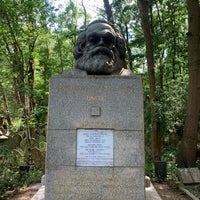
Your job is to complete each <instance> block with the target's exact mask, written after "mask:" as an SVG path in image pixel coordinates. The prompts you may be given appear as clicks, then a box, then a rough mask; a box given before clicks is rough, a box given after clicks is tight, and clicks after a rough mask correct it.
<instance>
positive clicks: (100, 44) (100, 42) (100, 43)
mask: <svg viewBox="0 0 200 200" xmlns="http://www.w3.org/2000/svg"><path fill="white" fill-rule="evenodd" d="M104 45H105V43H104V38H103V37H99V41H98V46H104Z"/></svg>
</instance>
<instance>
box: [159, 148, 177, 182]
mask: <svg viewBox="0 0 200 200" xmlns="http://www.w3.org/2000/svg"><path fill="white" fill-rule="evenodd" d="M176 154H177V147H174V148H173V147H170V148H167V147H166V148H165V149H164V150H163V154H162V160H164V161H166V162H167V178H168V179H171V180H176V178H177V176H176V172H177V165H176Z"/></svg>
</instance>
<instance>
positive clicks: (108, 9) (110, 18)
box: [103, 0, 114, 23]
mask: <svg viewBox="0 0 200 200" xmlns="http://www.w3.org/2000/svg"><path fill="white" fill-rule="evenodd" d="M103 2H104V8H105V12H106V15H107V20H108V21H109V22H111V23H114V21H113V13H112V9H111V5H110V3H109V0H103Z"/></svg>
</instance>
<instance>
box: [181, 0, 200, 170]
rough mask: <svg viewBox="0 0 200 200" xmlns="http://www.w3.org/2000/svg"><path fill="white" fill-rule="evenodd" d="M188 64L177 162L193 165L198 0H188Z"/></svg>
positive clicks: (198, 92)
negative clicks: (187, 81) (181, 135)
mask: <svg viewBox="0 0 200 200" xmlns="http://www.w3.org/2000/svg"><path fill="white" fill-rule="evenodd" d="M187 6H188V24H189V31H188V34H187V35H188V64H189V85H188V102H187V111H186V120H185V126H184V132H183V138H182V141H181V146H180V150H179V153H178V155H177V164H178V165H179V166H184V167H193V166H195V161H196V152H197V141H198V119H199V110H200V5H199V0H188V1H187Z"/></svg>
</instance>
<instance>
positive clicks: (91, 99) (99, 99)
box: [86, 96, 104, 101]
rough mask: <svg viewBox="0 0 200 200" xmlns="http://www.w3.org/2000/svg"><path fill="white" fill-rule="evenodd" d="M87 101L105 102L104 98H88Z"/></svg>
mask: <svg viewBox="0 0 200 200" xmlns="http://www.w3.org/2000/svg"><path fill="white" fill-rule="evenodd" d="M86 100H87V101H104V96H86Z"/></svg>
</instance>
